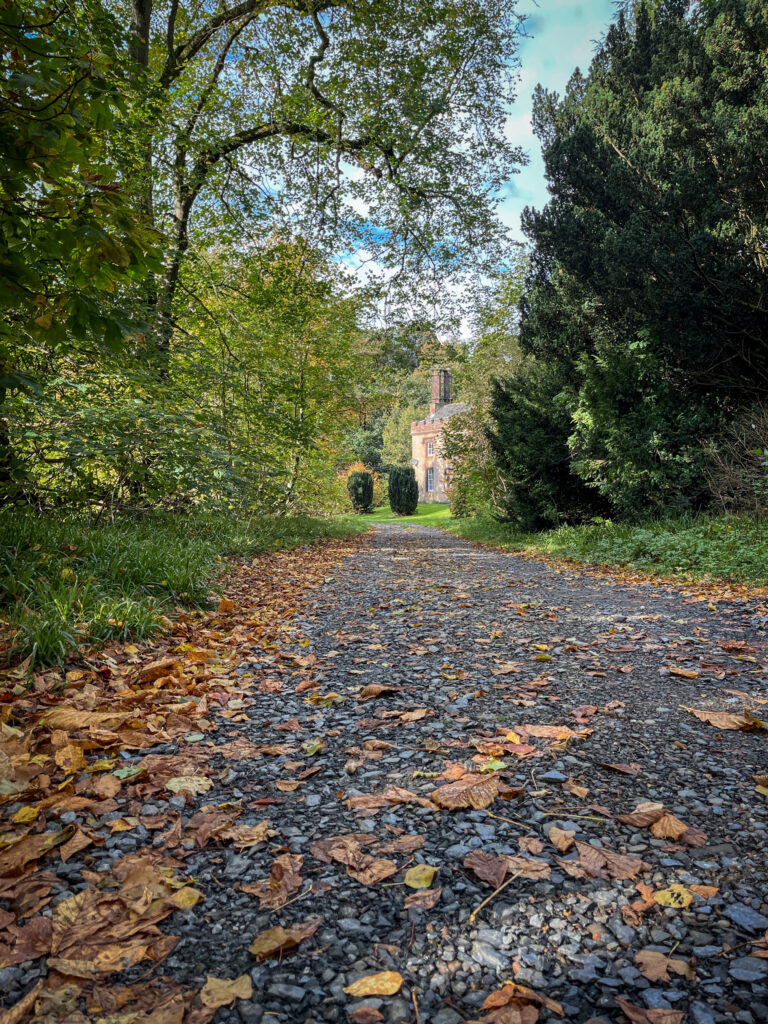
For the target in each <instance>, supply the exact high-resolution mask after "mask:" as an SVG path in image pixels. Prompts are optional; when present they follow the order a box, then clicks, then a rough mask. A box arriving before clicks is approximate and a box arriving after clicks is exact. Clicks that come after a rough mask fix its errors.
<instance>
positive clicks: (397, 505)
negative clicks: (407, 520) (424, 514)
mask: <svg viewBox="0 0 768 1024" xmlns="http://www.w3.org/2000/svg"><path fill="white" fill-rule="evenodd" d="M418 504H419V485H418V484H417V483H416V473H415V472H414V469H413V467H412V466H393V467H392V469H391V470H390V471H389V507H390V508H391V509H392V511H393V512H394V513H395V515H397V516H412V515H413V514H414V512H415V511H416V508H417V506H418Z"/></svg>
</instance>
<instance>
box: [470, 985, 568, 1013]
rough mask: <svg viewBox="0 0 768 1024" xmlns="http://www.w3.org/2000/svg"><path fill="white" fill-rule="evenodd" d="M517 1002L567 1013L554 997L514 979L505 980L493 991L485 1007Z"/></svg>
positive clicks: (497, 1007)
mask: <svg viewBox="0 0 768 1024" xmlns="http://www.w3.org/2000/svg"><path fill="white" fill-rule="evenodd" d="M515 1003H517V1004H520V1005H525V1004H529V1005H534V1006H543V1007H545V1008H546V1009H547V1010H550V1011H551V1012H552V1013H556V1014H557V1015H558V1016H560V1017H562V1016H564V1014H565V1011H564V1010H563V1008H562V1006H561V1005H560V1003H558V1002H556V1001H555V1000H554V999H550V997H549V996H545V995H542V994H541V993H540V992H535V991H534V990H533V989H532V988H527V987H526V986H525V985H518V984H517V983H516V982H514V981H505V982H504V985H503V986H502V987H501V988H500V989H497V990H496V991H495V992H491V994H490V995H489V996H488V997H487V998H486V1000H485V1002H484V1003H483V1009H484V1010H498V1009H501V1008H502V1007H504V1006H509V1005H510V1004H515Z"/></svg>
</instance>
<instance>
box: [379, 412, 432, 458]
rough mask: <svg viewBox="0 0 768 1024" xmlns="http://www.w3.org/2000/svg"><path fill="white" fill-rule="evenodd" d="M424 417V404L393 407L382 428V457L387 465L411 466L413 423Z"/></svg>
mask: <svg viewBox="0 0 768 1024" xmlns="http://www.w3.org/2000/svg"><path fill="white" fill-rule="evenodd" d="M423 418H424V407H423V406H422V405H411V404H407V405H401V406H398V407H396V408H395V409H393V410H392V411H391V412H390V414H389V416H388V417H387V420H386V422H385V424H384V428H383V430H382V440H383V442H384V447H383V449H382V453H381V454H382V459H383V461H384V463H385V465H388V466H390V467H392V466H409V465H410V463H411V456H412V449H411V423H415V422H416V420H420V419H423Z"/></svg>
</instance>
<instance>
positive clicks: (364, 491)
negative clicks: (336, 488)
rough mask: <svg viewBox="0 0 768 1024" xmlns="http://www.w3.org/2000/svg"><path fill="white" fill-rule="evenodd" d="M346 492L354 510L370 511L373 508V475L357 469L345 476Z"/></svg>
mask: <svg viewBox="0 0 768 1024" xmlns="http://www.w3.org/2000/svg"><path fill="white" fill-rule="evenodd" d="M347 492H348V493H349V498H350V501H351V502H352V507H353V508H354V510H355V511H356V512H370V510H371V509H372V508H373V477H372V476H371V474H370V473H366V472H364V471H360V470H357V471H355V472H354V473H350V474H349V476H348V477H347Z"/></svg>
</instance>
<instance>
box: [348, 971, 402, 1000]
mask: <svg viewBox="0 0 768 1024" xmlns="http://www.w3.org/2000/svg"><path fill="white" fill-rule="evenodd" d="M402 984H403V976H402V974H398V972H397V971H382V972H381V974H368V975H366V977H364V978H358V979H357V981H353V982H352V984H351V985H347V987H346V988H345V989H344V991H345V992H346V994H347V995H348V996H393V995H394V994H395V992H399V991H400V986H401V985H402Z"/></svg>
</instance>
